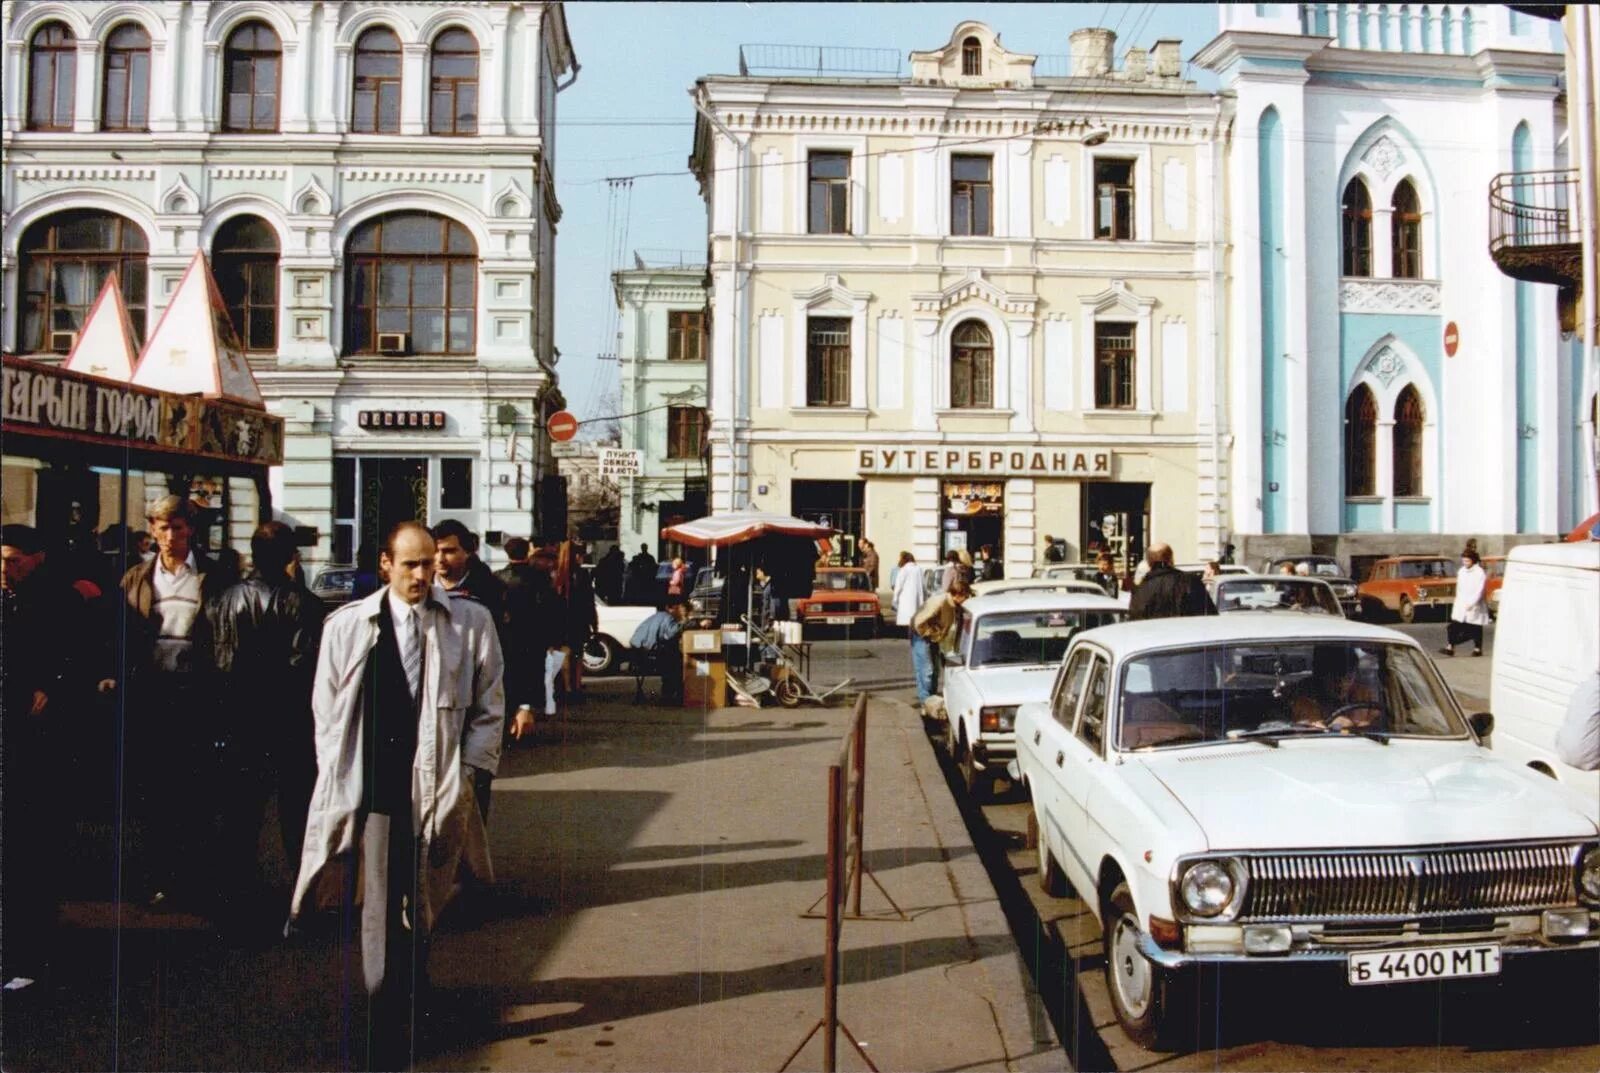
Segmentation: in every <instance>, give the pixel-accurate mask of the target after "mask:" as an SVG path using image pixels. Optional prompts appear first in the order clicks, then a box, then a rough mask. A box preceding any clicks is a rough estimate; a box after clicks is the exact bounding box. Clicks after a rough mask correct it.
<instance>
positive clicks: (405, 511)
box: [357, 458, 428, 548]
mask: <svg viewBox="0 0 1600 1073" xmlns="http://www.w3.org/2000/svg"><path fill="white" fill-rule="evenodd" d="M357 468H358V471H359V477H358V480H359V481H360V491H361V502H360V503H359V505H358V509H359V510H360V512H361V533H360V537H359V543H358V545H357V546H358V547H370V548H379V547H382V545H383V538H384V536H385V535H386V534H387V533H388V532H389V530H390V529H393V528H394V527H395V526H396V525H399V524H400V523H401V522H421V523H422V524H424V525H426V524H428V460H427V459H426V458H362V459H358V460H357Z"/></svg>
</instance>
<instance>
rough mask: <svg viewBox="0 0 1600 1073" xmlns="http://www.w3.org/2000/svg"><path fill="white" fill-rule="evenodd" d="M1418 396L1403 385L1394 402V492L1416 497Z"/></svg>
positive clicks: (1419, 430) (1419, 451)
mask: <svg viewBox="0 0 1600 1073" xmlns="http://www.w3.org/2000/svg"><path fill="white" fill-rule="evenodd" d="M1423 421H1424V414H1423V409H1422V395H1421V394H1420V393H1419V392H1418V391H1417V389H1416V386H1415V385H1413V384H1407V385H1406V386H1405V390H1403V391H1401V392H1400V397H1399V398H1398V399H1396V400H1395V404H1394V494H1395V495H1396V496H1420V495H1422V494H1424V493H1423V490H1422V425H1423Z"/></svg>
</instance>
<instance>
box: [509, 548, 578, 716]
mask: <svg viewBox="0 0 1600 1073" xmlns="http://www.w3.org/2000/svg"><path fill="white" fill-rule="evenodd" d="M503 547H504V549H505V553H506V555H507V556H508V557H509V558H510V559H511V564H510V565H509V566H506V567H504V568H503V569H501V570H498V571H496V572H495V577H496V578H498V579H499V580H500V584H501V585H503V586H504V588H505V594H506V598H505V613H504V621H503V624H502V626H501V628H500V647H501V649H502V651H503V652H504V653H505V661H506V670H505V680H506V711H507V712H509V713H512V715H511V719H510V724H511V727H510V729H511V736H512V737H513V738H516V739H521V738H522V737H523V736H524V735H526V734H530V733H532V731H533V724H534V719H535V713H537V712H540V711H544V710H547V709H546V708H545V695H544V693H545V691H544V660H545V653H546V652H548V651H549V650H550V649H552V648H560V647H561V646H562V644H563V643H564V642H565V638H564V637H562V633H563V632H564V631H563V630H562V628H561V623H562V615H563V613H564V610H565V609H564V608H562V607H561V606H560V604H559V601H557V599H556V591H555V587H554V586H552V585H551V584H550V572H549V571H548V570H541V569H539V568H538V567H536V566H534V565H533V563H531V562H530V561H529V558H528V557H529V554H530V553H531V551H532V546H531V545H530V544H529V543H528V542H527V541H526V540H524V539H522V538H521V537H512V538H511V539H510V540H507V541H506V542H505V544H504V545H503Z"/></svg>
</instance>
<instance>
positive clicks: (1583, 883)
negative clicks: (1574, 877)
mask: <svg viewBox="0 0 1600 1073" xmlns="http://www.w3.org/2000/svg"><path fill="white" fill-rule="evenodd" d="M1578 890H1579V891H1581V892H1582V894H1583V897H1584V899H1585V900H1587V901H1591V902H1600V846H1590V847H1589V848H1588V850H1587V851H1585V853H1584V855H1583V859H1582V860H1581V861H1580V862H1579V863H1578Z"/></svg>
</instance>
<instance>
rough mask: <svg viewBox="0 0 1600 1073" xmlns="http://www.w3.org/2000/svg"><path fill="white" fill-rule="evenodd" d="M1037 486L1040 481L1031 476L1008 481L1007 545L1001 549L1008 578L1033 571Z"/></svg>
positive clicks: (1025, 575)
mask: <svg viewBox="0 0 1600 1073" xmlns="http://www.w3.org/2000/svg"><path fill="white" fill-rule="evenodd" d="M1037 488H1038V484H1037V482H1036V481H1034V480H1033V478H1031V477H1013V478H1012V479H1010V480H1008V481H1006V498H1005V507H1006V517H1005V539H1004V545H1005V547H1004V550H1003V551H1002V552H1001V560H1002V561H1003V563H1004V566H1005V572H1006V577H1027V576H1028V574H1029V573H1030V572H1031V571H1032V570H1033V549H1034V547H1035V544H1036V540H1035V538H1034V533H1035V532H1037V525H1036V522H1035V513H1034V507H1035V500H1036V499H1037Z"/></svg>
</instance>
